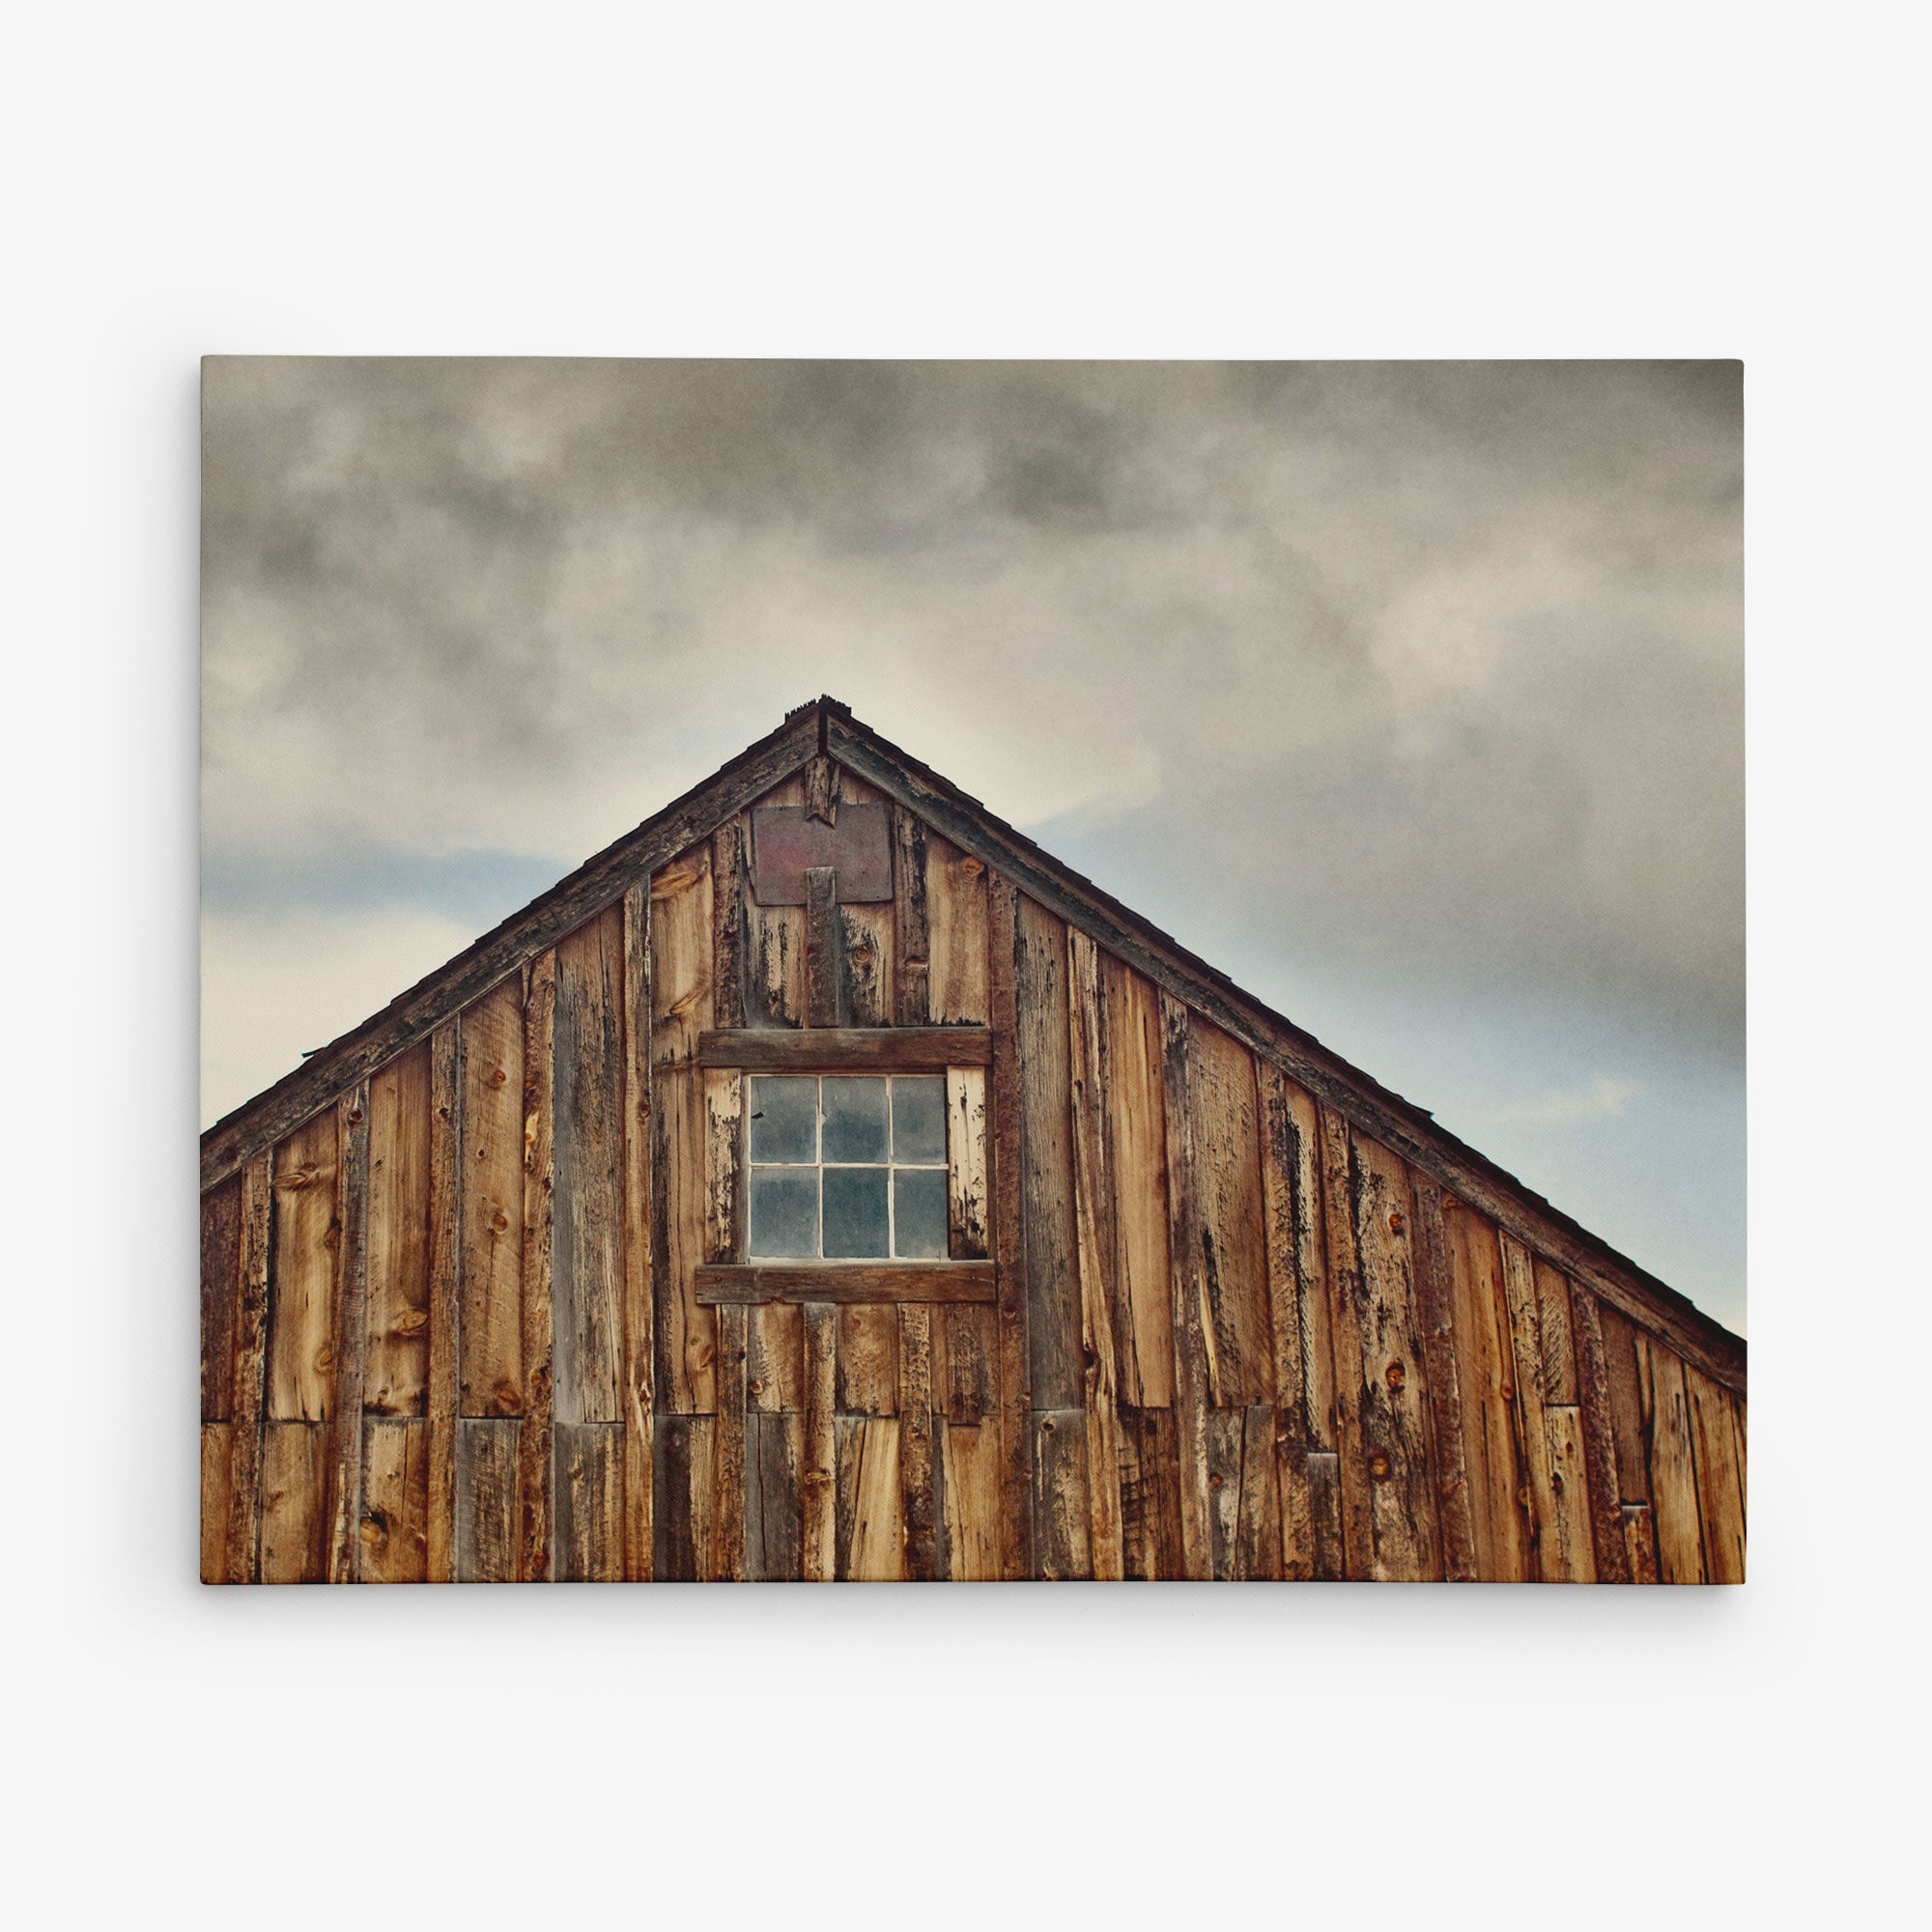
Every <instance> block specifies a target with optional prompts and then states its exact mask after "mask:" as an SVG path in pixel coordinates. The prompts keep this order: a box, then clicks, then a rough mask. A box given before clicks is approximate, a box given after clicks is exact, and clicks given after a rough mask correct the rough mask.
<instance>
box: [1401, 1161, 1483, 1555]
mask: <svg viewBox="0 0 1932 1932" xmlns="http://www.w3.org/2000/svg"><path fill="white" fill-rule="evenodd" d="M1409 1185H1410V1192H1411V1194H1412V1196H1413V1199H1414V1202H1415V1223H1414V1230H1415V1232H1414V1239H1413V1240H1412V1241H1411V1243H1410V1251H1411V1264H1412V1266H1413V1269H1414V1277H1415V1315H1416V1326H1417V1330H1418V1334H1419V1337H1420V1341H1421V1345H1422V1378H1423V1392H1424V1396H1425V1398H1426V1401H1427V1404H1428V1411H1429V1423H1430V1428H1429V1432H1428V1435H1427V1436H1426V1437H1425V1440H1424V1456H1425V1461H1426V1464H1427V1466H1428V1468H1429V1469H1430V1471H1431V1473H1432V1474H1433V1475H1434V1477H1435V1507H1436V1516H1437V1520H1438V1522H1439V1524H1440V1528H1441V1536H1442V1574H1443V1577H1445V1579H1446V1580H1447V1581H1449V1582H1451V1583H1473V1582H1476V1581H1478V1580H1479V1579H1480V1577H1481V1576H1482V1572H1481V1570H1480V1568H1479V1567H1478V1564H1477V1560H1476V1531H1475V1523H1474V1520H1473V1517H1474V1504H1473V1500H1472V1498H1471V1496H1470V1492H1469V1474H1468V1466H1467V1461H1466V1457H1465V1453H1464V1446H1463V1444H1464V1423H1463V1388H1462V1380H1461V1378H1460V1376H1459V1374H1458V1364H1457V1359H1456V1316H1455V1307H1456V1297H1455V1290H1454V1288H1453V1286H1452V1284H1451V1281H1450V1273H1449V1236H1448V1230H1447V1229H1446V1228H1445V1227H1444V1226H1443V1213H1442V1190H1441V1189H1440V1188H1439V1187H1437V1186H1436V1184H1435V1181H1433V1180H1432V1179H1430V1178H1429V1177H1428V1176H1427V1175H1426V1174H1420V1173H1416V1172H1414V1171H1412V1170H1411V1172H1410V1175H1409Z"/></svg>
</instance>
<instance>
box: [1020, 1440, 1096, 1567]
mask: <svg viewBox="0 0 1932 1932" xmlns="http://www.w3.org/2000/svg"><path fill="white" fill-rule="evenodd" d="M1034 1427H1035V1429H1036V1431H1037V1435H1036V1439H1035V1443H1034V1470H1035V1483H1036V1489H1035V1492H1034V1548H1035V1549H1036V1550H1037V1554H1038V1562H1039V1575H1040V1577H1041V1579H1042V1580H1043V1581H1045V1582H1049V1583H1055V1582H1074V1581H1081V1580H1086V1579H1091V1578H1092V1577H1093V1575H1094V1553H1093V1544H1092V1540H1091V1532H1090V1529H1089V1524H1090V1522H1091V1521H1092V1510H1091V1505H1090V1503H1089V1500H1088V1470H1087V1428H1086V1416H1085V1414H1084V1413H1083V1412H1082V1411H1081V1410H1080V1409H1078V1408H1054V1409H1042V1410H1040V1411H1038V1412H1037V1413H1036V1415H1035V1417H1034Z"/></svg>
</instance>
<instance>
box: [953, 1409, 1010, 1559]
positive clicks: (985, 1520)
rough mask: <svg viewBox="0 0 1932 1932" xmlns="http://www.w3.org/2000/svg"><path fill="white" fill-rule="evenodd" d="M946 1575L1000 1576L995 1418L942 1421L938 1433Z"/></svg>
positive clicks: (998, 1464) (997, 1451)
mask: <svg viewBox="0 0 1932 1932" xmlns="http://www.w3.org/2000/svg"><path fill="white" fill-rule="evenodd" d="M940 1449H941V1464H942V1467H943V1469H944V1472H945V1477H944V1482H943V1485H942V1488H943V1491H944V1498H945V1521H946V1548H947V1552H948V1555H949V1558H950V1561H949V1564H948V1568H947V1575H948V1577H950V1578H951V1579H952V1581H953V1582H955V1583H996V1582H998V1581H999V1579H1000V1523H999V1512H1000V1443H999V1429H998V1426H997V1424H996V1423H986V1424H983V1425H981V1426H980V1427H977V1428H970V1427H967V1426H964V1425H962V1424H957V1423H951V1422H949V1423H948V1424H947V1425H946V1429H945V1433H944V1435H943V1436H942V1438H941V1444H940Z"/></svg>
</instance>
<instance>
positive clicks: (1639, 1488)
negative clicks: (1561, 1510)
mask: <svg viewBox="0 0 1932 1932" xmlns="http://www.w3.org/2000/svg"><path fill="white" fill-rule="evenodd" d="M1597 1325H1598V1327H1599V1328H1600V1330H1601V1331H1602V1334H1603V1338H1604V1373H1605V1378H1606V1383H1607V1388H1608V1399H1609V1410H1610V1432H1611V1435H1612V1436H1613V1437H1614V1439H1615V1442H1616V1456H1617V1487H1618V1491H1619V1492H1620V1494H1621V1496H1622V1499H1623V1500H1624V1501H1625V1502H1627V1503H1648V1502H1649V1501H1650V1450H1649V1446H1648V1442H1647V1440H1646V1437H1645V1435H1644V1424H1643V1395H1642V1391H1641V1389H1640V1388H1639V1386H1638V1382H1637V1372H1636V1335H1635V1331H1634V1329H1633V1328H1632V1327H1631V1324H1630V1323H1629V1321H1626V1320H1625V1319H1624V1317H1623V1316H1622V1315H1620V1314H1619V1313H1618V1312H1617V1311H1616V1310H1615V1309H1614V1308H1608V1307H1600V1308H1599V1309H1598V1311H1597Z"/></svg>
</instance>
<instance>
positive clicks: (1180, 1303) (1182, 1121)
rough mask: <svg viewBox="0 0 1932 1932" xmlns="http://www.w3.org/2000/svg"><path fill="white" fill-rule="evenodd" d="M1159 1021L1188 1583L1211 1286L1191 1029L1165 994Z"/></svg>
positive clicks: (1201, 1561) (1200, 1503) (1204, 1475)
mask: <svg viewBox="0 0 1932 1932" xmlns="http://www.w3.org/2000/svg"><path fill="white" fill-rule="evenodd" d="M1160 1020H1161V1062H1162V1069H1161V1079H1162V1089H1163V1100H1162V1110H1161V1118H1162V1121H1163V1123H1164V1126H1165V1132H1166V1139H1167V1212H1168V1244H1167V1245H1168V1255H1169V1276H1170V1287H1171V1294H1172V1302H1171V1311H1170V1312H1171V1320H1172V1322H1173V1331H1174V1366H1175V1374H1174V1403H1175V1408H1176V1410H1177V1414H1176V1421H1175V1434H1176V1441H1177V1444H1178V1449H1179V1477H1180V1562H1181V1572H1180V1574H1181V1575H1182V1576H1183V1577H1188V1578H1190V1579H1192V1580H1205V1579H1207V1578H1208V1577H1211V1576H1212V1575H1213V1562H1214V1549H1213V1531H1212V1525H1211V1520H1210V1516H1209V1509H1208V1399H1209V1398H1208V1290H1207V1283H1206V1279H1205V1271H1204V1269H1203V1267H1202V1263H1201V1233H1200V1225H1201V1224H1200V1212H1199V1209H1200V1201H1201V1186H1200V1179H1199V1176H1198V1174H1197V1171H1196V1157H1195V1146H1194V1113H1195V1110H1194V1107H1193V1104H1192V1100H1191V1097H1190V1094H1189V1088H1190V1085H1191V1083H1192V1077H1193V1069H1192V1065H1191V1062H1192V1054H1193V1034H1194V1026H1193V1016H1192V1015H1191V1014H1190V1013H1189V1012H1188V1010H1187V1009H1186V1008H1185V1007H1183V1006H1181V1005H1180V1004H1179V1002H1178V1001H1176V1000H1171V999H1169V998H1168V997H1167V996H1166V995H1165V994H1163V995H1162V996H1161V1002H1160Z"/></svg>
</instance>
